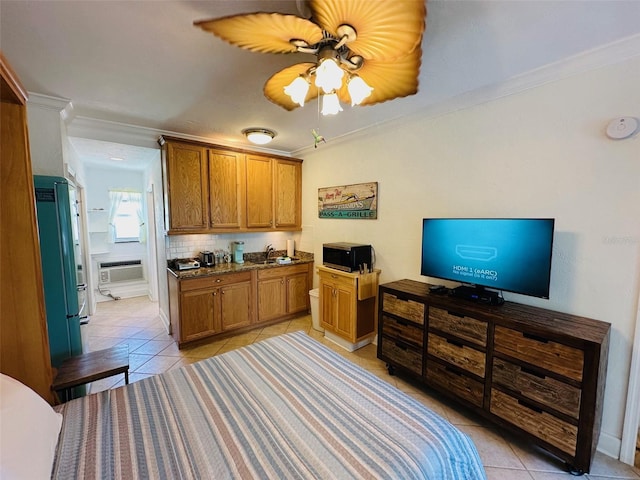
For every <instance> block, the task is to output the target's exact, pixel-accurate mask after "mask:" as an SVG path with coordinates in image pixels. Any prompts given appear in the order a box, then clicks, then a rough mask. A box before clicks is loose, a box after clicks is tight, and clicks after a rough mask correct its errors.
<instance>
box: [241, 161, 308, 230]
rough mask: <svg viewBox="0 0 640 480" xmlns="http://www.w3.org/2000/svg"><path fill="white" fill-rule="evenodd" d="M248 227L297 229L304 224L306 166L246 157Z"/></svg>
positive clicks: (290, 162) (258, 228)
mask: <svg viewBox="0 0 640 480" xmlns="http://www.w3.org/2000/svg"><path fill="white" fill-rule="evenodd" d="M246 170H247V172H246V179H247V228H248V229H257V230H262V229H265V230H296V229H300V228H301V225H302V220H301V205H302V163H301V161H300V160H294V159H292V160H285V159H281V158H270V157H264V156H259V155H247V156H246Z"/></svg>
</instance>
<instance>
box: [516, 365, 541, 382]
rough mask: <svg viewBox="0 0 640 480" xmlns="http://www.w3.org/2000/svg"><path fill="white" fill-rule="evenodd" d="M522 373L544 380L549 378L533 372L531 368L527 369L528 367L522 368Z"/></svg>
mask: <svg viewBox="0 0 640 480" xmlns="http://www.w3.org/2000/svg"><path fill="white" fill-rule="evenodd" d="M520 371H522V372H523V373H527V374H529V375H533V376H534V377H538V378H542V379H543V380H544V379H545V378H547V376H546V375H543V374H541V373H538V372H534V371H533V370H531V369H529V368H526V367H520Z"/></svg>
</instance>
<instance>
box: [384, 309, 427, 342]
mask: <svg viewBox="0 0 640 480" xmlns="http://www.w3.org/2000/svg"><path fill="white" fill-rule="evenodd" d="M382 333H383V334H384V335H387V336H388V337H391V338H395V339H398V340H402V341H403V342H406V343H410V344H411V345H414V346H415V347H416V348H419V349H422V347H423V345H424V330H423V329H422V328H419V327H416V326H415V325H412V324H409V323H406V322H403V321H402V320H397V319H396V318H393V317H389V316H387V315H384V314H382Z"/></svg>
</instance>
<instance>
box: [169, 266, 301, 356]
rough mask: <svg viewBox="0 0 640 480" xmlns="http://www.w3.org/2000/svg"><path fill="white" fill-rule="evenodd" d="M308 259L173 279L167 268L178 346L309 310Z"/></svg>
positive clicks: (175, 337) (172, 322) (174, 335)
mask: <svg viewBox="0 0 640 480" xmlns="http://www.w3.org/2000/svg"><path fill="white" fill-rule="evenodd" d="M312 275H313V263H312V262H308V263H298V264H294V265H285V266H277V265H269V266H267V267H266V268H265V267H262V268H255V267H254V268H253V269H250V270H246V271H236V272H231V273H219V274H215V275H202V276H197V275H196V276H192V277H189V278H179V276H176V275H175V274H174V273H172V272H171V271H168V272H167V278H168V285H169V312H170V317H171V334H172V335H173V338H174V339H175V341H176V343H177V344H178V347H180V348H182V347H183V346H185V345H187V344H189V343H192V342H196V341H200V340H202V341H204V340H206V339H214V338H215V337H217V336H225V335H229V334H230V333H231V332H239V331H245V330H250V329H252V328H255V327H258V326H265V325H268V324H272V323H277V322H279V321H282V320H286V319H288V318H293V317H295V316H297V315H300V314H301V313H306V312H308V311H309V307H310V305H309V290H310V288H311V287H310V286H311V285H312V282H313V277H312Z"/></svg>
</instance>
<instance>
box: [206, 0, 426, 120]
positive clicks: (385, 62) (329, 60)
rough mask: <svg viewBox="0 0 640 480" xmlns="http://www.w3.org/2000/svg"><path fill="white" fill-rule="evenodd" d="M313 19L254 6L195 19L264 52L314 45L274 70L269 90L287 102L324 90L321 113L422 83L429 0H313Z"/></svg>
mask: <svg viewBox="0 0 640 480" xmlns="http://www.w3.org/2000/svg"><path fill="white" fill-rule="evenodd" d="M309 10H310V12H311V15H310V19H306V18H302V17H299V16H296V15H290V14H282V13H263V12H260V13H249V14H240V15H232V16H228V17H222V18H215V19H210V20H201V21H196V22H194V25H196V26H198V27H200V28H202V29H203V30H205V31H208V32H211V33H213V34H214V35H216V36H218V37H220V38H221V39H223V40H225V41H226V42H228V43H230V44H232V45H236V46H238V47H240V48H244V49H247V50H250V51H252V52H260V53H295V52H300V53H307V54H313V55H315V56H316V61H315V62H301V63H297V64H295V65H292V66H290V67H287V68H284V69H283V70H280V71H279V72H277V73H275V74H274V75H273V76H271V78H269V79H268V80H267V82H266V83H265V85H264V95H265V96H266V97H267V98H268V99H269V100H270V101H272V102H273V103H275V104H276V105H280V106H281V107H283V108H285V109H286V110H293V109H295V108H297V107H299V106H304V104H305V102H308V101H310V100H312V99H314V98H316V97H318V96H319V95H322V113H323V114H325V115H327V114H335V113H338V112H339V111H342V107H341V106H340V102H342V103H348V104H351V105H352V106H354V105H374V104H376V103H380V102H385V101H387V100H392V99H394V98H399V97H406V96H408V95H413V94H415V93H416V92H417V91H418V74H419V72H420V63H421V57H422V49H421V43H422V34H423V32H424V29H425V18H426V15H427V13H426V7H425V1H424V0H385V1H383V0H311V1H310V2H309Z"/></svg>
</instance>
